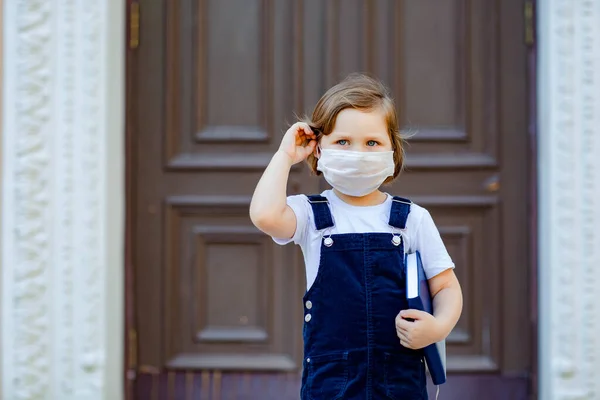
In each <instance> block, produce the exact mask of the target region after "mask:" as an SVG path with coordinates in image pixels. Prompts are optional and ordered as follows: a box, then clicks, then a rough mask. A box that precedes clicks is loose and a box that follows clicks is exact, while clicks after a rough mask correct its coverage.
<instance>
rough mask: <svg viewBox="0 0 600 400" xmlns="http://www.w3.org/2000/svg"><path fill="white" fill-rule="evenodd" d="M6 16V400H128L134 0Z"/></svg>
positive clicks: (25, 8) (49, 2)
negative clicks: (127, 27) (127, 229)
mask: <svg viewBox="0 0 600 400" xmlns="http://www.w3.org/2000/svg"><path fill="white" fill-rule="evenodd" d="M3 8H4V24H3V42H4V54H3V58H2V65H3V74H2V81H3V82H4V87H3V93H2V97H3V100H4V101H3V107H2V115H3V116H4V118H3V120H2V144H1V147H2V158H1V160H2V167H1V171H2V180H1V182H2V209H1V213H2V214H1V215H2V242H1V249H0V250H1V265H2V270H1V282H2V286H1V288H0V293H1V297H2V299H1V307H2V314H1V318H2V320H1V321H0V326H2V343H1V348H2V363H1V365H2V388H1V392H0V398H2V399H5V400H12V399H52V400H56V399H60V400H71V399H73V400H75V399H77V400H86V399H107V400H108V399H110V400H118V399H119V398H121V397H122V388H123V384H122V376H123V374H122V363H123V362H122V361H123V359H124V357H123V349H122V342H123V326H122V320H123V310H124V305H123V270H124V269H123V244H124V234H123V229H124V211H123V208H124V197H125V195H124V183H123V178H124V153H123V152H124V148H123V147H124V146H123V144H124V115H123V113H124V101H123V95H124V93H123V92H124V51H125V49H124V40H123V38H124V37H125V33H124V9H125V2H123V1H119V0H107V1H91V2H90V1H88V2H81V1H75V0H30V1H28V2H26V3H23V2H19V1H12V0H10V1H4V5H3Z"/></svg>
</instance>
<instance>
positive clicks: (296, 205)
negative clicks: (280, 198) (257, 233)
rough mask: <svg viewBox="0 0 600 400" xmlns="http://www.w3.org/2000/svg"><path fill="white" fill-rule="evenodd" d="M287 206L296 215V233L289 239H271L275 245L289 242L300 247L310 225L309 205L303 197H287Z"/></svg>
mask: <svg viewBox="0 0 600 400" xmlns="http://www.w3.org/2000/svg"><path fill="white" fill-rule="evenodd" d="M287 205H288V206H290V208H291V209H292V211H294V214H295V215H296V231H295V232H294V236H292V237H291V238H273V241H274V242H275V243H277V244H280V245H284V244H288V243H290V242H294V243H295V244H298V245H301V244H303V243H304V242H305V240H306V235H307V234H306V231H307V229H308V226H309V224H310V219H311V215H312V213H311V212H310V204H309V203H308V198H307V197H306V196H305V195H302V194H301V195H295V196H288V198H287Z"/></svg>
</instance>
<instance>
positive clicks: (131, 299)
mask: <svg viewBox="0 0 600 400" xmlns="http://www.w3.org/2000/svg"><path fill="white" fill-rule="evenodd" d="M517 1H518V0H517ZM524 3H529V4H530V5H531V6H532V13H533V15H532V17H531V18H532V33H533V44H531V45H529V46H528V48H527V55H526V57H527V76H526V79H527V104H528V106H529V109H528V111H527V121H528V131H527V134H528V149H527V155H528V159H529V161H528V167H529V182H528V191H529V193H528V202H529V210H530V213H529V218H528V224H529V226H528V230H529V233H530V235H529V249H528V250H529V266H528V271H529V291H530V293H529V310H530V322H531V328H530V329H531V347H532V348H531V370H530V376H529V379H528V381H529V386H530V389H529V397H530V399H531V400H534V399H537V398H538V375H539V372H538V371H539V367H538V343H539V337H538V310H539V308H538V254H537V248H538V192H537V185H538V169H537V161H538V159H537V146H538V141H537V134H538V130H537V37H536V17H537V9H536V5H537V0H525V1H524ZM135 4H138V1H137V0H125V1H124V7H125V8H126V12H125V15H126V21H127V22H126V24H127V25H126V37H125V69H126V71H125V83H124V84H125V137H124V139H125V248H124V250H125V251H124V261H125V270H124V283H125V284H124V290H125V293H124V299H125V313H124V318H125V321H124V327H125V329H124V332H123V339H124V357H123V367H124V387H123V390H124V398H125V399H126V400H131V399H133V398H134V394H135V393H134V388H135V385H134V383H135V379H136V374H137V367H138V365H137V329H136V328H137V323H136V314H135V296H134V293H135V268H134V266H135V257H134V251H133V243H134V235H135V229H134V227H135V212H134V211H135V204H136V201H135V200H136V191H135V187H136V174H135V165H136V152H135V150H136V139H137V137H136V135H137V133H138V132H137V129H136V126H135V119H134V116H135V108H136V106H137V103H136V101H135V91H136V82H135V70H134V67H136V66H137V62H136V61H137V53H136V51H135V49H131V48H130V40H131V32H132V30H131V26H130V22H131V9H132V5H135ZM141 12H143V11H141ZM141 39H142V40H143V38H141Z"/></svg>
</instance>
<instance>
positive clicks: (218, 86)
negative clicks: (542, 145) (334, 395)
mask: <svg viewBox="0 0 600 400" xmlns="http://www.w3.org/2000/svg"><path fill="white" fill-rule="evenodd" d="M140 10H141V34H140V46H139V48H137V49H136V50H131V51H129V52H128V66H127V68H128V82H127V87H128V109H127V111H128V118H127V132H128V146H127V147H128V154H127V159H128V185H127V189H128V202H127V204H128V211H129V212H128V224H127V226H128V244H127V254H128V255H129V256H128V260H127V265H128V269H127V274H128V275H127V277H128V284H127V288H128V293H127V296H128V297H127V299H128V302H127V304H128V313H127V315H128V321H127V324H128V327H129V328H131V330H128V332H127V335H126V336H127V337H129V335H130V332H131V333H137V337H136V341H131V342H129V341H128V349H129V350H132V349H131V346H133V350H136V351H134V352H133V353H131V352H129V351H128V360H127V361H126V362H127V366H128V368H129V369H130V371H129V375H128V377H129V378H130V379H129V382H131V385H130V387H129V389H130V390H129V391H128V393H130V396H133V395H134V394H135V397H131V398H154V397H153V396H159V397H156V398H159V399H163V398H182V399H183V398H210V399H217V398H223V399H225V398H240V399H244V398H248V399H250V398H260V399H267V398H288V397H286V396H288V393H289V396H290V397H289V398H297V397H298V390H297V389H298V384H299V383H298V379H299V373H300V371H299V368H300V365H301V358H302V323H303V321H302V308H301V307H302V306H301V302H300V301H301V296H302V294H303V291H304V288H305V280H304V271H303V265H302V256H301V254H300V251H299V249H297V248H295V247H294V246H291V245H290V246H285V247H279V246H276V245H275V244H274V243H273V242H272V241H271V239H270V238H267V237H265V236H264V235H262V234H260V233H259V232H258V231H257V230H256V229H255V228H253V227H252V225H251V223H250V220H249V217H248V205H249V200H250V196H251V194H252V191H253V189H254V186H255V184H256V182H257V180H258V178H259V176H260V174H261V172H262V170H263V169H264V168H265V167H266V165H267V163H268V161H269V159H270V157H271V155H272V154H273V152H274V151H275V150H276V149H277V146H278V145H279V141H280V138H281V136H282V132H284V131H285V129H286V127H287V126H288V124H289V123H291V122H293V121H294V120H295V119H294V113H296V114H302V113H305V112H310V110H311V109H312V107H313V106H314V104H315V102H316V101H317V100H318V98H319V96H320V95H321V94H322V93H323V92H324V91H325V90H326V89H327V88H328V87H329V86H331V85H332V84H334V83H335V82H336V81H337V80H339V79H340V78H342V77H344V76H345V75H347V74H348V73H350V72H354V71H362V72H369V73H372V74H374V75H376V76H377V77H379V78H381V79H382V80H383V81H384V82H386V83H387V84H388V85H389V87H390V88H391V90H392V94H393V96H394V97H395V99H396V101H397V104H398V112H399V115H400V118H401V121H402V123H403V126H404V128H405V129H406V130H408V131H412V132H414V133H416V134H415V136H414V137H413V138H412V139H411V141H410V147H409V148H408V149H407V152H408V171H407V172H406V173H405V174H404V175H403V176H402V177H401V178H400V180H399V181H397V182H396V183H394V184H393V185H392V186H391V187H389V188H388V191H390V192H391V193H393V194H398V195H402V196H405V197H410V198H412V199H413V200H414V201H416V202H417V203H419V204H420V205H422V206H424V207H426V208H428V209H429V210H430V212H431V214H432V215H433V217H434V219H435V221H436V223H437V225H438V227H439V229H440V232H441V234H442V236H443V238H444V241H445V243H446V245H447V247H448V249H449V251H450V253H451V255H452V257H453V258H454V260H455V262H456V265H457V268H456V273H457V275H458V277H459V279H460V281H461V284H462V286H463V291H464V299H465V308H464V312H463V316H462V318H461V320H460V322H459V324H458V326H457V327H456V329H455V330H454V332H453V333H452V334H451V336H450V337H449V339H448V366H449V371H450V377H449V383H448V384H447V385H445V386H444V387H443V391H444V393H445V395H444V398H457V399H458V398H460V399H470V398H473V399H480V398H486V399H488V398H490V399H491V398H493V397H490V396H491V395H490V396H483V395H481V396H479V395H477V393H485V392H484V391H483V390H484V389H486V390H487V389H490V388H494V392H493V394H494V395H498V396H499V397H497V398H502V399H521V398H525V397H526V396H527V393H528V391H529V389H528V386H529V380H528V376H529V373H530V372H531V370H532V365H531V364H532V363H531V360H532V353H531V352H532V350H533V348H534V345H535V343H533V341H532V334H531V333H532V331H531V321H530V314H529V313H530V302H531V298H530V296H529V295H528V290H529V288H530V287H531V286H532V285H531V279H532V277H530V271H531V269H530V267H529V263H530V251H531V249H532V247H531V243H530V237H529V232H530V231H529V228H528V226H529V222H530V221H529V216H528V204H529V201H530V191H529V188H530V187H531V185H532V184H533V183H532V182H529V176H530V174H529V169H530V164H529V161H528V159H527V157H528V154H531V153H530V149H529V147H528V144H529V142H528V141H529V137H528V127H527V121H528V115H527V105H528V104H527V102H528V85H527V60H526V54H527V49H526V47H525V45H524V44H523V39H522V32H523V30H522V24H523V15H522V4H521V1H519V0H507V1H500V0H489V1H482V0H479V1H467V0H453V1H445V2H442V3H439V2H436V3H433V2H418V1H397V0H368V1H365V0H345V1H344V2H341V1H339V0H332V1H327V2H325V1H319V0H277V1H275V0H236V1H234V0H227V1H225V0H219V1H216V0H196V1H190V0H173V1H168V2H160V1H157V0H153V1H150V0H142V1H140ZM325 187H326V185H325V183H324V182H323V181H322V180H319V179H316V178H313V177H310V176H309V174H308V172H307V168H306V167H305V166H303V165H299V166H297V167H295V168H294V169H293V171H292V173H291V176H290V180H289V194H295V193H315V192H318V191H320V190H322V189H324V188H325ZM148 372H150V373H148ZM203 383H204V385H203ZM244 385H250V386H249V387H250V388H251V389H250V392H249V393H251V395H250V394H248V393H246V389H243V390H242V389H236V388H242V387H245V386H244ZM152 387H154V388H155V389H152ZM159 387H160V389H157V388H159ZM170 388H171V389H173V390H175V391H177V393H183V394H180V395H177V396H175V395H173V396H175V397H170V396H168V395H166V394H164V393H167V392H164V393H163V392H162V391H168V390H170ZM153 390H159V391H158V392H156V391H153ZM235 390H238V392H235ZM240 390H241V391H240ZM152 393H154V395H152ZM169 393H171V392H169ZM243 393H246V394H243ZM470 393H471V394H470ZM186 394H187V395H189V396H191V397H185V396H186ZM277 394H279V395H281V397H269V396H271V395H273V396H275V395H277ZM502 395H504V397H502ZM148 396H149V397H148ZM164 396H167V397H164ZM182 396H184V397H182ZM202 396H210V397H202ZM252 396H254V397H252ZM447 396H449V397H447ZM461 396H462V397H461ZM474 396H475V397H474ZM506 396H509V397H506Z"/></svg>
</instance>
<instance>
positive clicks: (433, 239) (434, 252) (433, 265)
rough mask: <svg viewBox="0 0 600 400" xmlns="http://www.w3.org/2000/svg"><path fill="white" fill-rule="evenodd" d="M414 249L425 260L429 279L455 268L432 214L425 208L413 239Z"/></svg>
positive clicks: (426, 273) (424, 263)
mask: <svg viewBox="0 0 600 400" xmlns="http://www.w3.org/2000/svg"><path fill="white" fill-rule="evenodd" d="M412 247H413V250H418V251H419V253H420V254H421V259H422V261H423V268H424V269H425V275H426V276H427V279H431V278H433V277H434V276H436V275H438V274H440V273H442V272H444V271H445V270H447V269H451V268H454V262H453V261H452V259H451V258H450V255H449V254H448V250H446V246H445V245H444V242H443V241H442V237H441V236H440V232H439V231H438V229H437V227H436V226H435V223H434V221H433V218H432V217H431V214H429V212H428V211H427V210H424V213H423V217H422V218H421V223H420V224H419V226H418V228H417V231H416V235H415V238H414V241H413V246H412Z"/></svg>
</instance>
